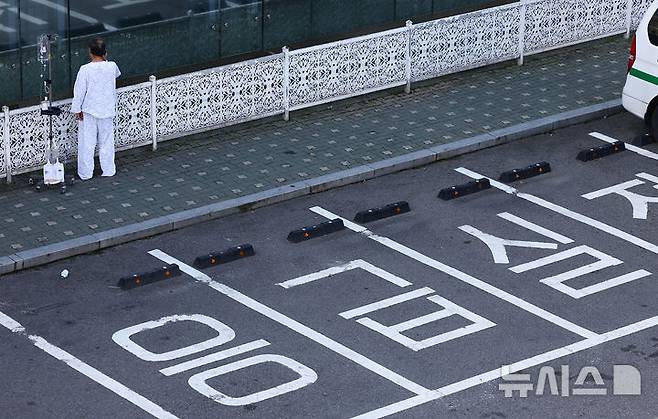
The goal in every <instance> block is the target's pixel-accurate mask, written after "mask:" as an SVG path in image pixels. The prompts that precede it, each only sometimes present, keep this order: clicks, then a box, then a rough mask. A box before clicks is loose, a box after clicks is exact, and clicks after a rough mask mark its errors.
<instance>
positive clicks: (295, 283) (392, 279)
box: [277, 259, 411, 289]
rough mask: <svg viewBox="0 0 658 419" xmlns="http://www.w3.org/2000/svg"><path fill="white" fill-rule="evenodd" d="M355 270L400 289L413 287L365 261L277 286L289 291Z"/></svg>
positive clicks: (356, 261)
mask: <svg viewBox="0 0 658 419" xmlns="http://www.w3.org/2000/svg"><path fill="white" fill-rule="evenodd" d="M354 269H363V270H364V271H366V272H370V273H371V274H373V275H376V276H378V277H380V278H382V279H385V280H386V281H388V282H390V283H391V284H393V285H397V286H398V287H400V288H404V287H408V286H410V285H411V282H409V281H405V280H404V279H402V278H400V277H398V276H395V275H393V274H391V273H389V272H386V271H385V270H383V269H380V268H378V267H376V266H374V265H372V264H370V263H368V262H366V261H364V260H361V259H359V260H353V261H351V262H349V263H346V264H345V265H341V266H335V267H333V268H329V269H325V270H324V271H320V272H314V273H312V274H308V275H304V276H300V277H299V278H295V279H291V280H289V281H285V282H281V283H279V284H277V285H279V286H281V287H283V288H285V289H289V288H293V287H297V286H299V285H304V284H308V283H310V282H314V281H317V280H320V279H324V278H328V277H331V276H334V275H338V274H341V273H343V272H348V271H351V270H354Z"/></svg>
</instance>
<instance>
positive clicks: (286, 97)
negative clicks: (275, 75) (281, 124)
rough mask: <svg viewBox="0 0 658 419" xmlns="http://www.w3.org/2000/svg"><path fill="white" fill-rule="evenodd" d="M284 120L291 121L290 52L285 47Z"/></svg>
mask: <svg viewBox="0 0 658 419" xmlns="http://www.w3.org/2000/svg"><path fill="white" fill-rule="evenodd" d="M283 111H284V112H283V120H284V121H289V120H290V50H289V49H288V47H283Z"/></svg>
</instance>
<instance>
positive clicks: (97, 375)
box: [0, 312, 177, 419]
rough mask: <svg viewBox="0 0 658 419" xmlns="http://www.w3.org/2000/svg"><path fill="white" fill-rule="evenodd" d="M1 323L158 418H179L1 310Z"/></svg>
mask: <svg viewBox="0 0 658 419" xmlns="http://www.w3.org/2000/svg"><path fill="white" fill-rule="evenodd" d="M0 325H2V326H3V327H5V328H7V329H9V330H10V331H11V332H12V333H15V334H17V335H20V336H23V337H24V338H26V339H28V340H29V341H30V342H32V344H33V345H34V346H36V347H37V348H39V349H41V350H42V351H44V352H45V353H47V354H48V355H50V356H52V357H53V358H55V359H58V360H60V361H62V362H64V363H65V364H66V365H68V366H69V367H71V368H73V369H74V370H76V371H78V372H79V373H81V374H83V375H85V376H86V377H88V378H90V379H92V380H94V381H95V382H97V383H98V384H100V385H102V386H103V387H105V388H106V389H108V390H110V391H112V392H114V393H115V394H117V395H118V396H120V397H123V398H124V399H126V400H127V401H129V402H130V403H132V404H134V405H135V406H137V407H139V408H140V409H142V410H144V411H145V412H147V413H149V414H151V415H152V416H154V417H156V418H167V419H177V418H176V416H174V415H172V414H171V413H169V412H167V411H166V410H164V409H163V408H161V407H160V406H158V405H157V404H155V403H153V402H152V401H150V400H148V399H147V398H145V397H144V396H141V395H139V394H137V393H135V392H134V391H133V390H131V389H129V388H128V387H126V386H124V385H123V384H121V383H119V382H118V381H116V380H114V379H113V378H110V377H108V376H107V375H105V374H103V373H102V372H100V371H98V370H97V369H96V368H94V367H92V366H90V365H89V364H86V363H85V362H83V361H81V360H79V359H78V358H76V357H74V356H73V355H71V354H70V353H68V352H66V351H64V350H63V349H61V348H58V347H57V346H54V345H52V344H50V343H49V342H48V341H46V340H45V339H44V338H42V337H40V336H36V335H29V334H28V333H27V331H26V330H25V328H24V327H23V326H22V325H21V324H20V323H18V322H17V321H16V320H14V319H12V318H11V317H9V316H7V315H6V314H4V313H2V312H0Z"/></svg>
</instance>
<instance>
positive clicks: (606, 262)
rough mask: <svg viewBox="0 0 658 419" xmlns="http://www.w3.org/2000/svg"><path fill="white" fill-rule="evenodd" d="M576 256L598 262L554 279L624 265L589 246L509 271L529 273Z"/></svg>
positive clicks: (524, 264)
mask: <svg viewBox="0 0 658 419" xmlns="http://www.w3.org/2000/svg"><path fill="white" fill-rule="evenodd" d="M578 255H590V256H592V257H594V258H596V259H598V261H597V262H594V263H590V264H589V265H586V266H581V267H580V268H576V269H574V270H571V271H569V272H565V273H563V274H560V275H558V276H556V277H555V278H559V279H560V280H561V281H566V280H568V279H573V278H576V277H578V276H581V275H586V274H589V273H592V272H596V271H600V270H601V269H605V268H607V267H610V266H617V265H621V264H622V263H624V262H622V261H621V260H619V259H617V258H614V257H612V256H610V255H607V254H605V253H603V252H601V251H598V250H596V249H592V248H591V247H589V246H578V247H573V248H571V249H569V250H565V251H564V252H560V253H556V254H553V255H550V256H546V257H543V258H541V259H537V260H533V261H532V262H528V263H523V264H521V265H518V266H513V267H511V268H509V269H510V271H512V272H514V273H517V274H520V273H523V272H528V271H531V270H533V269H537V268H541V267H542V266H546V265H550V264H553V263H556V262H559V261H562V260H566V259H569V258H572V257H575V256H578Z"/></svg>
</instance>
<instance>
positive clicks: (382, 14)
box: [356, 0, 396, 28]
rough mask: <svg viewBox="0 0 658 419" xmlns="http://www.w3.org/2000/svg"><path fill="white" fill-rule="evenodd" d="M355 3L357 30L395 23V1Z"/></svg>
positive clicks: (379, 0)
mask: <svg viewBox="0 0 658 419" xmlns="http://www.w3.org/2000/svg"><path fill="white" fill-rule="evenodd" d="M356 3H357V10H356V13H357V15H358V16H359V19H358V22H359V28H366V27H368V26H375V25H383V24H386V23H391V22H394V21H395V3H396V1H395V0H359V1H357V2H356Z"/></svg>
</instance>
